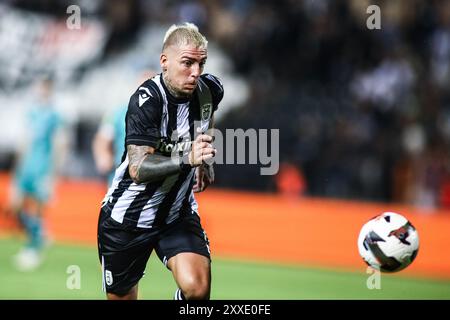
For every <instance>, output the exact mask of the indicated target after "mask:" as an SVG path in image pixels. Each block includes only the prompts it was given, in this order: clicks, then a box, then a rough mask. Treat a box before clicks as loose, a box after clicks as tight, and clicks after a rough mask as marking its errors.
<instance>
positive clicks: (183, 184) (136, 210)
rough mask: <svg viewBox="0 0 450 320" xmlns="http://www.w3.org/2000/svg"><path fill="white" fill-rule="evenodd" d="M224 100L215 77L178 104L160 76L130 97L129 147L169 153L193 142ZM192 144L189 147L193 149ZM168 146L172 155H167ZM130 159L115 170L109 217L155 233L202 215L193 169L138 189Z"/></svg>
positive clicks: (204, 78)
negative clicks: (185, 216)
mask: <svg viewBox="0 0 450 320" xmlns="http://www.w3.org/2000/svg"><path fill="white" fill-rule="evenodd" d="M222 98H223V86H222V84H221V82H220V80H218V78H216V77H215V76H213V75H210V74H204V75H202V76H200V78H199V81H198V85H197V88H196V89H195V91H194V93H193V95H192V97H191V98H189V99H177V98H175V97H174V96H173V95H171V94H170V93H169V91H168V90H167V88H166V86H165V84H164V81H163V77H162V74H159V75H157V76H155V77H153V78H152V79H149V80H147V81H145V82H144V83H143V84H141V85H140V86H139V88H138V89H137V90H136V92H135V93H134V94H133V95H132V96H131V98H130V102H129V104H128V110H127V115H126V119H125V122H126V138H125V146H126V145H130V144H133V145H148V146H151V147H154V148H155V149H156V150H157V151H156V152H159V153H162V154H165V152H167V151H170V150H171V149H173V147H176V146H178V145H185V146H187V145H188V144H186V142H187V141H189V142H190V141H193V140H194V136H195V135H196V134H195V132H196V130H197V128H195V125H197V126H200V127H201V129H202V131H203V132H205V131H206V130H207V129H208V127H209V125H210V121H211V117H212V115H213V113H214V112H215V111H216V110H217V107H218V104H219V102H220V101H221V100H222ZM189 145H190V144H189ZM168 146H170V150H166V149H167V147H168ZM128 164H129V160H128V155H127V152H126V148H125V152H124V154H123V157H122V163H121V164H120V166H119V167H118V168H117V169H116V171H115V175H114V179H113V181H112V184H111V186H110V188H109V190H108V192H107V194H106V196H105V198H104V200H103V207H104V209H106V210H107V211H108V212H110V214H111V217H112V218H113V219H114V220H115V221H117V222H119V223H121V224H123V225H124V226H126V227H139V228H155V227H160V226H162V225H165V224H168V223H171V222H172V221H174V220H176V219H177V218H178V217H180V215H183V214H190V213H198V205H197V202H196V200H195V198H194V193H193V191H192V187H193V184H194V173H195V169H191V170H188V171H183V172H181V173H179V174H175V175H172V176H169V177H166V178H165V179H163V180H160V181H156V182H151V183H141V184H136V183H135V182H133V180H132V179H131V178H130V175H129V172H128Z"/></svg>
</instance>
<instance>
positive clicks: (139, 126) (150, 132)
mask: <svg viewBox="0 0 450 320" xmlns="http://www.w3.org/2000/svg"><path fill="white" fill-rule="evenodd" d="M161 114H162V105H161V103H160V102H159V99H158V96H157V95H156V94H155V93H154V92H153V93H152V91H150V90H148V89H147V88H144V89H142V88H139V89H138V90H137V91H136V92H135V93H134V94H133V95H132V96H131V98H130V102H129V104H128V110H127V114H126V117H125V123H126V137H125V141H126V145H129V144H134V145H138V146H143V145H147V146H150V147H154V148H156V147H157V145H158V141H159V139H160V137H161V136H160V126H161Z"/></svg>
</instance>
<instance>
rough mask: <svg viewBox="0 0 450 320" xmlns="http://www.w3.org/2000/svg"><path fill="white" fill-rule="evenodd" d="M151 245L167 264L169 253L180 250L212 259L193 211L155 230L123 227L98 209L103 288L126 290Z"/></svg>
mask: <svg viewBox="0 0 450 320" xmlns="http://www.w3.org/2000/svg"><path fill="white" fill-rule="evenodd" d="M153 249H155V251H156V254H157V255H158V257H159V259H160V260H161V261H162V262H163V263H164V264H165V265H166V266H167V261H168V260H169V259H170V258H171V257H173V256H175V255H177V254H178V253H181V252H194V253H198V254H201V255H203V256H205V257H207V258H209V259H211V256H210V250H209V241H208V238H207V236H206V233H205V231H204V230H203V228H202V226H201V224H200V217H199V216H198V215H197V214H196V213H193V214H188V215H184V216H182V217H180V218H179V219H177V220H176V221H174V222H172V223H170V224H169V225H167V226H165V227H163V228H161V229H159V230H158V231H157V230H153V229H146V228H133V229H130V228H125V227H123V225H122V224H120V223H119V222H117V221H115V220H114V219H113V218H111V216H110V214H109V213H108V212H106V211H105V210H104V209H103V208H102V210H100V217H99V223H98V253H99V258H100V263H101V265H102V275H103V289H104V290H105V291H106V292H108V293H114V294H117V295H124V294H126V293H128V292H129V291H130V289H131V288H132V287H133V286H134V285H136V284H137V283H138V281H139V280H140V279H141V278H142V276H143V275H144V271H145V267H146V265H147V261H148V259H149V257H150V254H151V253H152V251H153Z"/></svg>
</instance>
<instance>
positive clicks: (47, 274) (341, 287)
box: [0, 239, 450, 300]
mask: <svg viewBox="0 0 450 320" xmlns="http://www.w3.org/2000/svg"><path fill="white" fill-rule="evenodd" d="M20 244H21V241H19V240H17V239H0V299H104V294H103V293H102V291H101V271H100V265H99V263H98V258H97V251H96V248H93V247H81V246H73V245H61V244H58V245H53V246H52V247H50V248H48V249H47V251H46V260H45V262H44V263H43V265H42V266H41V267H40V268H39V269H37V270H36V271H34V272H30V273H23V272H19V271H16V270H15V269H14V267H13V265H12V263H11V257H12V255H13V254H15V253H16V252H17V251H18V250H19V248H20ZM71 266H72V267H71ZM74 266H75V267H74ZM212 268H213V286H212V294H211V297H212V299H450V281H437V280H425V279H411V278H405V277H399V276H392V275H389V276H385V275H383V276H382V277H381V283H380V285H381V288H380V289H373V290H369V289H368V288H367V286H366V282H367V279H368V277H369V276H370V275H369V274H366V273H365V268H364V266H362V268H361V272H358V273H351V272H342V271H333V270H327V269H319V268H311V267H308V268H305V267H300V266H283V265H275V264H268V263H267V264H266V263H255V262H242V261H234V260H226V259H220V258H217V257H215V258H214V261H213V264H212ZM78 271H79V273H78ZM78 275H79V277H78ZM78 280H79V281H78ZM78 285H79V289H78V288H77V287H78ZM70 288H72V289H70ZM175 289H176V287H175V283H174V281H173V279H172V276H171V273H170V272H169V271H168V270H167V269H165V267H164V266H163V265H162V263H161V262H160V261H159V260H158V259H157V258H156V255H152V257H151V258H150V262H149V264H148V266H147V272H146V276H145V277H144V278H143V279H142V280H141V282H140V298H141V299H169V300H170V299H172V295H173V293H174V292H175Z"/></svg>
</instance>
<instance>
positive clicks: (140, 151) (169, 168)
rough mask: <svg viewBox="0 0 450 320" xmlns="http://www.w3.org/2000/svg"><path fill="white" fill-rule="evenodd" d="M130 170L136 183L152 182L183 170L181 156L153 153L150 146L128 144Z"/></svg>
mask: <svg viewBox="0 0 450 320" xmlns="http://www.w3.org/2000/svg"><path fill="white" fill-rule="evenodd" d="M127 152H128V159H129V171H130V176H131V178H132V179H133V180H134V181H135V182H136V183H143V182H152V181H158V180H161V179H164V178H165V177H167V176H170V175H173V174H176V173H178V172H180V171H181V167H180V162H181V159H180V158H173V157H166V156H163V155H160V154H155V153H153V149H152V148H151V147H148V146H136V145H128V146H127Z"/></svg>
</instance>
